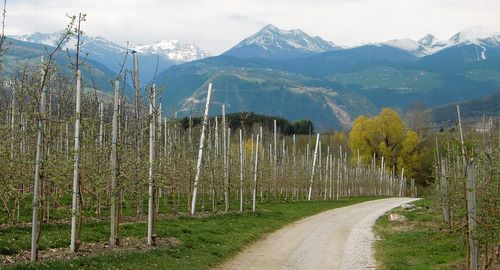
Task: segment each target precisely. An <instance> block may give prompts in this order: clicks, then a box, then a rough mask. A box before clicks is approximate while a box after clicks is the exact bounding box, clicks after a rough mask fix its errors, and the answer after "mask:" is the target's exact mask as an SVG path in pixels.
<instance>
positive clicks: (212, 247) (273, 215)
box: [0, 197, 375, 269]
mask: <svg viewBox="0 0 500 270" xmlns="http://www.w3.org/2000/svg"><path fill="white" fill-rule="evenodd" d="M371 199H375V198H374V197H357V198H350V199H341V200H338V201H313V202H281V203H279V202H273V203H262V204H258V206H257V208H258V211H257V212H255V213H252V212H245V213H238V212H230V213H227V214H213V215H207V216H203V217H191V216H180V217H176V218H167V219H164V220H160V221H159V222H158V224H157V235H158V237H159V238H161V237H174V238H176V239H178V240H180V242H181V243H180V244H179V245H175V246H170V247H167V248H164V249H156V250H150V251H147V252H146V251H142V252H140V251H136V252H130V251H128V252H115V253H111V254H107V255H104V256H93V257H80V258H77V259H73V260H69V261H46V262H41V263H35V264H32V263H29V264H20V265H14V266H8V268H14V269H117V268H119V269H207V268H210V267H213V266H214V265H217V264H218V263H220V262H221V261H223V260H224V259H226V258H228V257H230V256H232V255H234V254H235V253H236V252H238V251H239V250H241V249H242V248H243V247H244V246H245V245H247V244H248V243H250V242H252V241H254V240H256V239H259V238H260V237H262V236H263V235H264V234H266V233H269V232H272V231H274V230H276V229H278V228H280V227H282V226H284V225H285V224H288V223H290V222H293V221H295V220H298V219H300V218H303V217H306V216H310V215H313V214H316V213H319V212H322V211H324V210H328V209H332V208H336V207H342V206H346V205H350V204H354V203H359V202H363V201H367V200H371ZM234 208H236V206H235V207H234ZM108 226H109V225H108V223H104V222H95V223H86V224H85V226H84V230H83V235H82V240H83V241H84V242H96V241H107V239H108V231H109V227H108ZM69 232H70V231H69V225H47V226H44V231H43V237H42V239H41V241H40V245H41V247H42V248H44V249H45V248H55V247H67V246H69ZM145 234H146V224H145V223H134V224H128V225H123V226H122V236H123V237H142V238H144V237H145ZM29 237H30V228H8V229H1V230H0V240H1V242H0V246H1V247H5V246H8V247H9V248H11V249H12V250H13V253H15V252H18V251H19V250H26V249H28V247H29Z"/></svg>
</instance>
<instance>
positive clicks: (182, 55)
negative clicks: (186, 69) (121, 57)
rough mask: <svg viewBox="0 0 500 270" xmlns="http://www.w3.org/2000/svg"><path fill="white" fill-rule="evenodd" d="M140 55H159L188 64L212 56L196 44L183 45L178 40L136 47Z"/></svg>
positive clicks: (187, 43)
mask: <svg viewBox="0 0 500 270" xmlns="http://www.w3.org/2000/svg"><path fill="white" fill-rule="evenodd" d="M134 50H136V51H138V52H140V53H150V54H158V55H162V56H165V57H167V58H168V59H171V60H174V61H178V62H188V61H194V60H198V59H202V58H205V57H208V56H210V53H209V52H207V51H205V50H202V49H201V48H200V47H198V46H197V45H196V44H194V43H190V42H186V43H182V42H180V41H178V40H175V39H174V40H162V41H158V42H155V43H152V44H146V45H139V46H135V47H134Z"/></svg>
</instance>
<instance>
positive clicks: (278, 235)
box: [216, 198, 418, 270]
mask: <svg viewBox="0 0 500 270" xmlns="http://www.w3.org/2000/svg"><path fill="white" fill-rule="evenodd" d="M414 200H418V199H414V198H389V199H380V200H375V201H369V202H364V203H359V204H355V205H351V206H347V207H342V208H337V209H333V210H328V211H325V212H322V213H320V214H317V215H314V216H311V217H308V218H305V219H302V220H299V221H297V222H294V223H292V224H290V225H287V226H285V227H284V228H282V229H280V230H278V231H276V232H274V233H272V234H269V235H267V236H266V237H264V238H263V239H261V240H259V241H257V242H255V243H254V244H252V245H250V246H249V247H248V248H246V249H244V250H243V251H242V252H241V253H239V254H238V255H237V256H236V257H234V258H233V259H231V260H230V261H228V262H227V263H225V264H223V265H220V266H218V267H217V268H216V269H224V270H238V269H241V270H243V269H245V270H249V269H259V270H263V269H266V270H271V269H297V270H299V269H304V270H305V269H319V270H320V269H342V270H343V269H346V270H347V269H349V270H355V269H375V266H376V265H375V260H374V258H373V249H372V244H373V241H374V240H375V237H374V235H373V232H372V226H373V224H375V221H376V220H377V218H378V217H380V216H381V215H383V214H384V213H385V212H387V211H389V210H391V209H393V208H395V207H398V206H400V205H401V204H404V203H408V202H411V201H414Z"/></svg>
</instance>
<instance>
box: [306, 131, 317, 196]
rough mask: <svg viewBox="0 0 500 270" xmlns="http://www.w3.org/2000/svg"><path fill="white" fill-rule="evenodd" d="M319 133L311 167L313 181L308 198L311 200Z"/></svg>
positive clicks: (310, 183) (310, 184)
mask: <svg viewBox="0 0 500 270" xmlns="http://www.w3.org/2000/svg"><path fill="white" fill-rule="evenodd" d="M319 143H320V142H319V133H318V134H317V135H316V147H315V148H314V157H313V164H312V168H311V181H310V182H309V194H308V195H307V200H308V201H310V200H311V196H312V187H313V181H314V167H315V166H316V158H317V156H318V147H319Z"/></svg>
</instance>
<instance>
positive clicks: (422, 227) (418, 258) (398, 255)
mask: <svg viewBox="0 0 500 270" xmlns="http://www.w3.org/2000/svg"><path fill="white" fill-rule="evenodd" d="M415 204H416V205H417V206H418V207H420V208H418V209H417V210H413V211H408V210H404V209H402V208H397V209H394V210H393V211H391V212H389V213H398V214H402V215H404V216H405V217H407V220H406V221H402V222H390V221H388V214H389V213H388V214H386V215H384V216H382V217H380V218H379V219H378V220H377V222H376V224H375V227H374V229H375V232H376V234H377V235H378V236H379V237H380V238H381V240H380V241H377V242H376V244H375V258H376V260H377V262H378V264H379V265H378V267H377V269H379V268H380V269H391V270H392V269H457V268H458V266H459V265H461V264H462V263H463V260H464V257H465V250H464V247H463V242H462V241H463V240H462V239H463V237H462V236H461V235H460V234H458V233H450V232H444V231H441V230H440V228H441V226H440V225H442V224H441V223H440V222H441V216H440V215H439V213H437V212H435V211H432V210H430V209H429V206H430V204H431V202H430V201H429V200H426V199H424V200H420V201H418V202H415Z"/></svg>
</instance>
